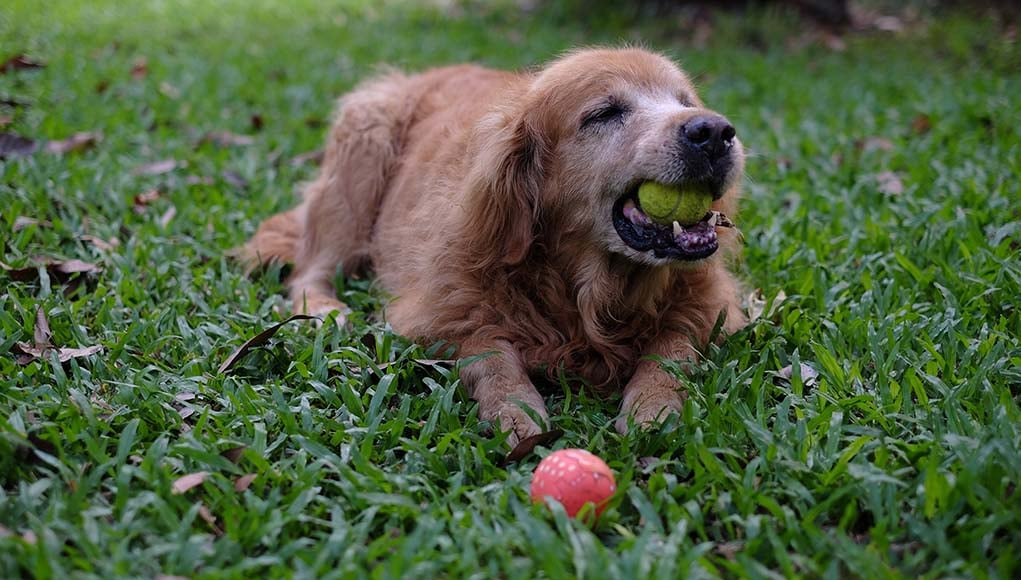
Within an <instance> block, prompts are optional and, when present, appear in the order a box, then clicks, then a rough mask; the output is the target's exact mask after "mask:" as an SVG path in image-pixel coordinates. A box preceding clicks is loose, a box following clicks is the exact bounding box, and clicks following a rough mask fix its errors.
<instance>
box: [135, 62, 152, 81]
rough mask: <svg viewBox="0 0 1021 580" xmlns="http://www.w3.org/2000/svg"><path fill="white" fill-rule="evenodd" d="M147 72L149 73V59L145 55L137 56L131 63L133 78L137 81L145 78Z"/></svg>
mask: <svg viewBox="0 0 1021 580" xmlns="http://www.w3.org/2000/svg"><path fill="white" fill-rule="evenodd" d="M147 74H149V60H148V59H147V58H145V57H144V56H140V57H138V58H136V59H135V62H134V63H133V64H132V65H131V78H133V79H135V80H136V81H137V80H141V79H143V78H145V75H147Z"/></svg>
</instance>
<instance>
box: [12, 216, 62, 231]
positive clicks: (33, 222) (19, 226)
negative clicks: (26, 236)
mask: <svg viewBox="0 0 1021 580" xmlns="http://www.w3.org/2000/svg"><path fill="white" fill-rule="evenodd" d="M52 225H53V224H52V223H50V222H48V221H46V220H40V219H36V218H31V217H26V216H23V215H19V216H18V217H16V218H14V226H12V229H13V230H14V231H16V232H20V231H21V230H23V229H25V228H27V227H30V226H39V227H44V228H48V227H50V226H52Z"/></svg>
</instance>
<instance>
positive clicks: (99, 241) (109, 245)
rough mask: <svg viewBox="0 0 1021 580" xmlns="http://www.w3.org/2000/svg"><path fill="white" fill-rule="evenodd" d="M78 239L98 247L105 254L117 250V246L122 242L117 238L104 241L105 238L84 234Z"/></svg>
mask: <svg viewBox="0 0 1021 580" xmlns="http://www.w3.org/2000/svg"><path fill="white" fill-rule="evenodd" d="M78 239H79V240H81V241H83V242H88V243H90V244H92V245H93V246H96V247H97V248H99V249H100V250H103V251H104V252H109V251H111V250H113V249H115V248H116V247H117V246H119V245H121V241H120V240H118V239H117V238H110V239H109V240H104V239H103V238H100V237H97V236H93V235H90V234H82V235H80V236H78Z"/></svg>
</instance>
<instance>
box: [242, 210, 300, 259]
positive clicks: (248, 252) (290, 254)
mask: <svg viewBox="0 0 1021 580" xmlns="http://www.w3.org/2000/svg"><path fill="white" fill-rule="evenodd" d="M301 209H302V206H298V207H296V208H294V209H292V210H290V211H285V212H282V213H278V214H276V215H274V216H272V217H270V218H269V219H267V220H266V221H264V222H262V224H261V225H260V226H259V229H258V231H256V232H255V235H254V236H252V239H250V240H248V242H247V243H245V245H243V246H240V247H237V248H234V249H233V250H231V251H230V253H229V255H230V256H231V257H232V258H234V259H236V260H238V261H239V262H241V264H242V265H243V266H244V268H245V272H247V273H251V272H252V271H253V270H256V269H258V268H259V267H261V266H265V265H267V264H271V263H274V262H280V263H283V264H293V263H294V257H295V255H296V254H297V251H298V240H299V239H300V236H301V228H302V219H301V216H300V213H299V212H300V211H301Z"/></svg>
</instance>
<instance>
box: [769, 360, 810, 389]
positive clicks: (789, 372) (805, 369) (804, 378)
mask: <svg viewBox="0 0 1021 580" xmlns="http://www.w3.org/2000/svg"><path fill="white" fill-rule="evenodd" d="M775 375H776V376H777V377H780V378H781V379H783V380H785V381H790V380H791V378H792V377H793V376H794V367H792V366H791V365H787V366H785V367H784V368H782V369H780V370H779V371H776V373H775ZM818 378H819V371H817V370H815V369H814V368H812V367H811V366H809V365H807V364H805V363H801V382H802V383H803V384H804V385H805V386H806V387H812V386H815V383H816V380H817V379H818Z"/></svg>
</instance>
